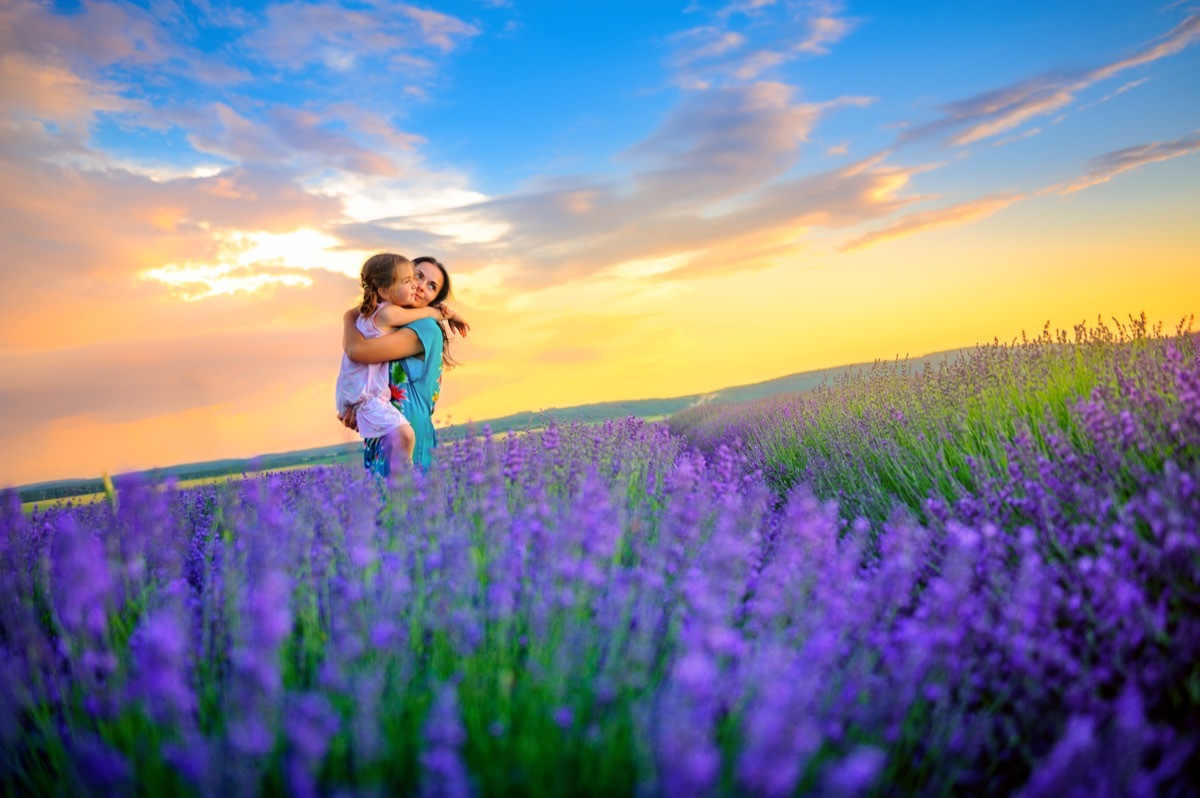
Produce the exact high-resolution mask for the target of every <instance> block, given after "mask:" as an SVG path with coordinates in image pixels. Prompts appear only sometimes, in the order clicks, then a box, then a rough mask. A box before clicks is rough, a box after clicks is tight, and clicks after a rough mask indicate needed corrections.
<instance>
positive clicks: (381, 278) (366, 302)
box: [358, 252, 412, 316]
mask: <svg viewBox="0 0 1200 798" xmlns="http://www.w3.org/2000/svg"><path fill="white" fill-rule="evenodd" d="M406 263H407V264H408V265H409V266H411V265H412V261H410V260H409V259H408V258H406V257H404V256H403V255H396V254H393V253H391V252H381V253H379V254H378V255H372V256H371V257H369V258H367V261H366V263H364V264H363V267H362V278H361V279H360V280H359V282H360V283H361V285H362V290H363V298H362V304H361V305H360V306H359V308H358V312H359V313H361V314H362V315H363V316H370V315H371V314H372V313H374V312H375V309H376V308H377V307H379V292H380V291H382V290H386V289H388V288H391V287H392V283H394V282H396V267H397V266H403V265H404V264H406Z"/></svg>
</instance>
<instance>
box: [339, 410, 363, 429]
mask: <svg viewBox="0 0 1200 798" xmlns="http://www.w3.org/2000/svg"><path fill="white" fill-rule="evenodd" d="M338 421H340V422H342V424H343V426H345V427H346V428H347V429H352V430H354V431H355V432H358V406H357V405H350V407H348V408H346V412H345V413H343V414H342V415H340V416H338Z"/></svg>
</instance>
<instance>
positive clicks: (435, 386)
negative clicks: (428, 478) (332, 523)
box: [363, 319, 443, 476]
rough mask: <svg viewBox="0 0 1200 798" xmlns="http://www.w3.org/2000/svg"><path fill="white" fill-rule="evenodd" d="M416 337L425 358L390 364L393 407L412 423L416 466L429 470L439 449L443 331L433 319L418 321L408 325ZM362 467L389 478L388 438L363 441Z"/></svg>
mask: <svg viewBox="0 0 1200 798" xmlns="http://www.w3.org/2000/svg"><path fill="white" fill-rule="evenodd" d="M407 327H408V329H410V330H412V331H413V332H415V333H416V334H417V338H419V339H420V341H421V346H423V347H424V349H425V354H424V356H423V357H406V358H404V359H403V360H393V361H392V362H391V363H390V364H389V365H388V376H389V382H390V383H391V389H392V404H393V405H395V406H396V408H397V409H398V410H399V411H400V412H401V413H403V414H404V417H405V418H406V419H408V423H409V424H412V428H413V432H414V433H415V435H416V439H417V446H416V449H414V450H413V464H414V465H416V466H417V467H419V468H421V469H422V470H424V469H428V468H429V465H430V463H431V462H432V459H433V447H434V446H437V434H436V433H435V432H434V429H433V408H434V407H435V406H436V405H437V400H438V395H439V394H440V393H441V387H442V343H443V338H442V330H441V327H439V326H438V323H437V322H436V321H434V320H433V319H417V320H416V321H414V322H413V323H412V324H409V325H407ZM363 443H364V444H365V445H364V448H363V465H364V466H365V467H366V469H367V470H368V471H371V472H373V473H376V474H379V475H380V476H387V475H388V472H389V471H390V470H391V450H390V447H389V446H388V445H387V439H386V438H367V439H365V440H364V441H363Z"/></svg>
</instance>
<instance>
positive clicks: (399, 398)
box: [388, 385, 408, 402]
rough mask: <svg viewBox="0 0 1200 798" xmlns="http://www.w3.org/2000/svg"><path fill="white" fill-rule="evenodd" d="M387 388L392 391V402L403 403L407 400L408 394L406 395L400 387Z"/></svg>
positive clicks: (390, 386)
mask: <svg viewBox="0 0 1200 798" xmlns="http://www.w3.org/2000/svg"><path fill="white" fill-rule="evenodd" d="M388 387H389V388H391V389H392V401H393V402H403V401H404V400H405V399H407V398H408V394H406V393H405V392H404V389H403V388H401V387H400V386H398V385H389V386H388Z"/></svg>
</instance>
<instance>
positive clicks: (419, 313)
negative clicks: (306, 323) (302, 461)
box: [336, 253, 471, 476]
mask: <svg viewBox="0 0 1200 798" xmlns="http://www.w3.org/2000/svg"><path fill="white" fill-rule="evenodd" d="M361 283H362V289H363V297H362V303H361V304H360V305H359V306H358V307H355V308H351V309H350V310H348V311H346V314H345V317H344V321H345V330H344V333H343V336H342V348H343V349H344V350H345V354H343V355H342V367H341V371H340V372H339V373H338V379H337V397H336V398H337V411H338V418H339V419H340V420H341V421H342V423H343V424H345V425H346V426H347V427H350V428H351V429H357V430H358V432H359V434H361V435H362V436H363V442H364V450H363V465H364V466H366V468H367V469H368V470H369V471H373V472H374V473H377V474H379V475H381V476H387V475H388V474H389V473H391V471H392V470H393V469H394V468H398V467H400V466H403V465H407V464H409V463H414V464H416V465H417V466H419V467H421V468H428V467H429V463H430V459H431V457H432V450H433V447H434V446H435V445H436V444H437V439H436V437H435V435H434V430H433V408H434V406H435V405H436V404H437V400H438V394H439V392H440V387H441V382H442V369H443V368H444V367H452V366H453V365H454V360H453V358H451V357H450V347H449V338H448V337H447V335H446V330H445V329H444V328H443V327H442V325H441V324H440V322H443V321H444V322H446V324H448V325H449V326H450V327H451V328H452V329H453V330H454V331H455V332H457V333H458V334H460V335H464V336H465V335H466V334H467V332H468V331H469V330H470V329H471V328H470V325H468V324H467V322H466V320H464V319H463V318H462V316H460V315H458V314H457V313H455V312H454V311H453V310H452V309H451V308H450V307H449V306H448V305H447V304H446V303H445V300H446V297H447V296H449V294H450V274H449V272H447V271H446V267H445V266H443V265H442V264H441V263H440V262H438V260H437V259H436V258H430V257H421V258H417V259H416V260H413V261H410V260H409V259H408V258H406V257H404V256H403V255H395V254H392V253H381V254H379V255H373V256H372V257H370V258H368V259H367V261H366V263H364V264H363V267H362V280H361Z"/></svg>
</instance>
